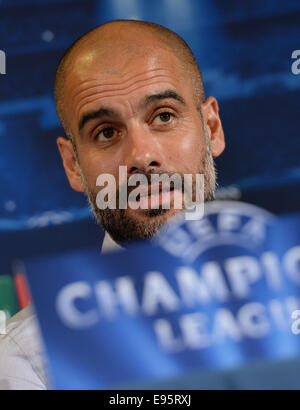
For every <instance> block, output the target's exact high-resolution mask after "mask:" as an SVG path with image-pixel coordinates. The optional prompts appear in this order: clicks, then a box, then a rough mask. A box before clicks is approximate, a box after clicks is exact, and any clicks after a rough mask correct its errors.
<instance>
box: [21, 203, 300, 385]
mask: <svg viewBox="0 0 300 410" xmlns="http://www.w3.org/2000/svg"><path fill="white" fill-rule="evenodd" d="M26 273H27V277H28V280H29V285H30V289H31V292H32V296H33V300H34V306H35V309H36V312H37V315H38V319H39V323H40V328H41V332H42V335H43V339H44V344H45V347H46V351H47V354H48V360H49V367H50V373H51V380H52V384H53V387H54V388H59V389H61V388H62V389H77V388H78V389H85V388H100V389H107V388H115V387H116V386H125V385H131V386H132V385H134V383H141V382H144V385H145V384H146V383H148V382H153V381H163V380H172V379H176V378H180V377H184V375H185V374H191V373H195V372H199V374H200V373H201V372H202V373H203V372H207V371H224V370H227V369H237V368H241V367H242V366H245V365H248V364H249V363H252V362H254V361H257V360H265V361H280V360H285V359H293V358H300V335H299V336H297V334H298V333H299V329H300V323H299V322H300V320H299V317H300V315H299V313H300V311H298V309H300V217H297V216H294V217H286V218H281V219H279V218H275V217H274V216H272V215H271V214H269V213H267V212H266V211H264V210H262V209H259V208H257V207H255V206H252V205H248V204H244V203H234V202H232V203H231V202H230V203H228V202H212V203H210V204H207V206H206V212H205V216H204V217H203V218H202V219H200V220H197V221H186V220H185V219H184V218H178V219H176V220H175V221H174V222H173V223H171V224H168V226H167V227H166V228H165V229H164V230H163V231H162V233H161V235H160V236H159V237H157V238H156V239H155V241H152V242H141V243H137V244H134V245H132V246H130V247H128V248H127V249H124V250H120V251H116V252H113V253H110V254H105V255H103V254H100V250H99V249H89V250H82V251H81V252H78V251H77V252H70V253H64V254H56V255H53V256H50V257H48V258H43V259H39V260H34V261H28V262H27V263H26Z"/></svg>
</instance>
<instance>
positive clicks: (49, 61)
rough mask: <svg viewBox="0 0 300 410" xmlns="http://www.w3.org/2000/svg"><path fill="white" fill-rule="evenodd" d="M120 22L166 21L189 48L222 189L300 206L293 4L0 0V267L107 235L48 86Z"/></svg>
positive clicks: (282, 208)
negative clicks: (67, 153)
mask: <svg viewBox="0 0 300 410" xmlns="http://www.w3.org/2000/svg"><path fill="white" fill-rule="evenodd" d="M116 18H133V19H141V20H147V21H153V22H156V23H159V24H163V25H165V26H167V27H169V28H171V29H172V30H175V31H176V32H177V33H178V34H180V35H181V36H182V37H183V38H184V39H185V40H186V41H187V42H188V44H189V45H190V46H191V48H192V50H193V51H194V53H195V55H196V58H197V60H198V62H199V65H200V67H201V69H202V72H203V78H204V83H205V87H206V95H207V96H208V95H214V96H215V97H216V98H217V99H218V100H219V104H220V111H221V117H222V120H223V126H224V130H225V136H226V139H227V149H226V152H225V153H224V154H223V155H222V157H221V158H220V159H218V160H217V167H218V170H219V184H220V189H219V196H220V197H224V196H225V197H227V198H228V197H229V198H233V199H240V200H245V201H248V202H252V203H255V204H257V205H260V206H262V207H265V208H266V209H269V210H270V211H272V212H275V213H290V212H296V211H298V210H299V208H300V189H299V188H300V161H299V135H298V133H299V129H300V116H299V114H298V112H299V90H300V75H294V74H293V73H292V71H291V65H292V62H293V60H292V59H291V54H292V52H293V50H296V49H299V48H300V44H299V38H300V24H299V21H300V3H299V1H298V0H286V1H284V2H282V1H279V0H278V1H274V0H272V1H271V0H269V1H264V2H261V1H258V0H245V1H243V2H241V1H238V0H227V1H226V2H225V1H221V0H201V1H199V0H151V1H149V0H102V1H101V0H2V1H1V2H0V49H1V50H3V51H5V53H6V56H7V67H6V72H7V73H6V74H5V75H0V90H1V91H0V189H1V196H0V241H1V246H0V249H1V257H0V274H11V273H12V270H11V263H12V260H14V259H16V258H20V257H24V256H28V255H30V256H34V255H40V254H43V253H47V252H49V251H53V250H58V249H67V248H74V247H76V246H78V247H80V246H81V245H82V244H89V243H91V244H95V243H99V246H100V243H101V240H102V237H103V234H102V232H101V231H100V230H99V228H98V227H97V226H96V225H95V224H94V222H93V220H92V218H91V213H90V211H89V209H88V206H87V203H86V200H85V198H84V197H83V196H82V195H81V194H78V193H75V192H73V191H72V190H71V188H70V187H69V185H68V183H67V180H66V177H65V174H64V171H63V168H62V165H61V161H60V158H59V156H58V152H57V148H56V143H55V140H56V138H57V136H59V135H62V133H63V131H62V129H61V127H60V124H59V122H58V118H57V116H56V113H55V106H54V99H53V81H54V74H55V69H56V66H57V63H58V61H59V58H60V57H61V56H62V55H63V53H64V51H65V50H66V48H67V47H68V46H69V45H70V44H71V43H72V42H73V41H74V40H75V39H76V38H78V37H79V36H81V35H82V34H83V33H85V32H86V31H88V30H90V29H91V28H93V27H95V26H96V25H98V24H100V23H103V22H105V21H108V20H112V19H116Z"/></svg>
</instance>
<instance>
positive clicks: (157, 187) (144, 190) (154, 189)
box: [136, 182, 174, 201]
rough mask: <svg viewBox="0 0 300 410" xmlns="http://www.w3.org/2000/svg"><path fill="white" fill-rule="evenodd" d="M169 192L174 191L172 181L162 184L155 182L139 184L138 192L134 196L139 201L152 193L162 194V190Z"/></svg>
mask: <svg viewBox="0 0 300 410" xmlns="http://www.w3.org/2000/svg"><path fill="white" fill-rule="evenodd" d="M169 191H170V192H171V191H174V183H173V182H171V183H170V184H163V183H161V182H160V183H157V184H150V185H143V186H139V192H140V193H139V194H138V195H137V197H136V201H140V200H141V199H144V198H146V197H151V196H153V195H155V196H156V195H160V194H163V193H164V192H169Z"/></svg>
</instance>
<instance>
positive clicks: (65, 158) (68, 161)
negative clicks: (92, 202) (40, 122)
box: [56, 137, 84, 192]
mask: <svg viewBox="0 0 300 410" xmlns="http://www.w3.org/2000/svg"><path fill="white" fill-rule="evenodd" d="M56 142H57V146H58V150H59V152H60V155H61V158H62V162H63V166H64V168H65V172H66V175H67V177H68V180H69V183H70V185H71V187H72V188H73V189H74V190H75V191H79V192H84V185H83V183H82V181H81V176H80V171H79V165H78V163H77V161H76V156H75V152H74V149H73V145H72V142H71V141H70V140H67V139H65V138H63V137H59V138H57V141H56Z"/></svg>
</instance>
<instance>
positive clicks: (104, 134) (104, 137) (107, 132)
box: [94, 128, 117, 141]
mask: <svg viewBox="0 0 300 410" xmlns="http://www.w3.org/2000/svg"><path fill="white" fill-rule="evenodd" d="M116 135H117V131H116V130H115V129H114V128H104V129H103V130H100V131H99V132H98V133H97V134H96V135H95V137H94V138H95V139H97V140H100V141H108V140H110V139H112V138H114V137H115V136H116Z"/></svg>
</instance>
